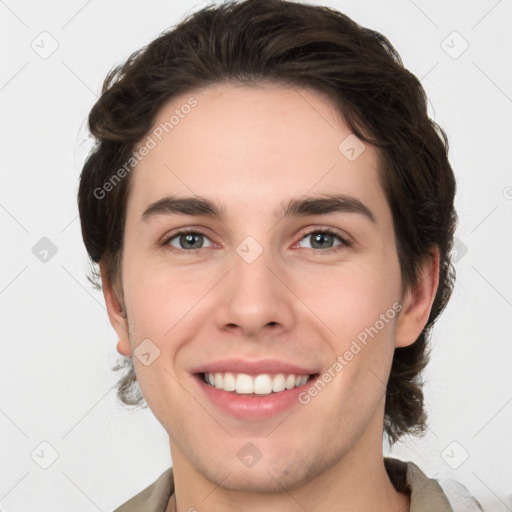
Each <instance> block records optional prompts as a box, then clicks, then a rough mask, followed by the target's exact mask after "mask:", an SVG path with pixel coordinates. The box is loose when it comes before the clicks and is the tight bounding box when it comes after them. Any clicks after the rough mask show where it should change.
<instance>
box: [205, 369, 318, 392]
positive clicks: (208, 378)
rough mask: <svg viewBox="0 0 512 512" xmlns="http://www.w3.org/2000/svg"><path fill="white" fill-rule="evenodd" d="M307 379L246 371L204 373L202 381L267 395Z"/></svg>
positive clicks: (234, 389)
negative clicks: (251, 373) (249, 373)
mask: <svg viewBox="0 0 512 512" xmlns="http://www.w3.org/2000/svg"><path fill="white" fill-rule="evenodd" d="M308 380H309V375H292V374H290V375H285V374H283V373H279V374H277V375H273V376H272V375H269V374H267V373H264V374H261V375H256V376H255V377H253V376H251V375H247V374H246V373H232V372H225V373H205V374H204V381H205V382H206V383H209V384H210V385H211V386H213V387H215V388H217V389H222V390H224V391H234V392H235V393H238V394H240V395H251V394H255V395H268V394H270V393H272V392H274V393H279V392H280V391H284V390H285V389H293V388H296V387H298V386H303V385H304V384H306V382H307V381H308Z"/></svg>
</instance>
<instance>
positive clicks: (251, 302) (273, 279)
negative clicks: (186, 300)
mask: <svg viewBox="0 0 512 512" xmlns="http://www.w3.org/2000/svg"><path fill="white" fill-rule="evenodd" d="M262 233H264V231H263V230H262ZM257 236H258V239H257V238H256V236H250V235H249V236H246V237H245V238H244V239H243V240H242V241H241V242H240V243H239V244H238V245H237V246H236V247H235V250H234V252H233V255H232V270H231V272H229V274H228V276H226V277H227V279H226V281H225V283H224V285H223V290H222V294H223V296H222V297H221V298H220V302H221V304H219V306H220V307H219V309H218V310H217V311H218V313H219V315H220V316H219V318H218V319H219V321H220V323H221V324H223V325H224V326H226V325H228V324H230V325H237V326H239V327H240V328H242V329H243V330H244V331H246V334H249V333H252V334H254V333H256V332H257V331H258V330H259V329H262V328H263V327H265V326H266V325H268V324H272V325H274V324H280V325H281V326H286V327H287V328H289V324H290V321H291V319H292V314H291V304H290V301H289V300H288V298H289V297H288V294H289V293H290V292H289V291H288V289H287V287H286V286H284V285H283V283H282V282H281V280H284V276H283V277H282V278H281V279H279V278H278V277H277V276H276V274H277V275H279V273H280V270H279V268H280V264H279V262H278V260H277V258H275V257H274V252H273V250H272V248H271V247H270V240H271V237H269V236H268V234H266V235H265V234H263V235H257ZM263 238H264V239H263ZM220 327H222V325H221V326H220Z"/></svg>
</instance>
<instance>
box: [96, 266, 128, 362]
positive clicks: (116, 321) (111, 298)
mask: <svg viewBox="0 0 512 512" xmlns="http://www.w3.org/2000/svg"><path fill="white" fill-rule="evenodd" d="M100 275H101V287H102V290H103V296H104V297H105V304H106V305H107V311H108V318H109V320H110V323H111V324H112V327H113V328H114V330H115V331H116V333H117V335H118V336H119V341H118V343H117V351H118V352H119V353H120V354H122V355H124V356H130V355H131V348H130V338H129V336H128V321H127V317H126V312H125V308H124V304H123V303H122V298H121V299H119V298H118V295H122V293H119V294H118V293H116V291H115V290H114V286H113V284H112V282H111V280H110V278H109V277H108V272H107V264H106V262H105V261H104V260H103V261H100Z"/></svg>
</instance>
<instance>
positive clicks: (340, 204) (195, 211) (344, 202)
mask: <svg viewBox="0 0 512 512" xmlns="http://www.w3.org/2000/svg"><path fill="white" fill-rule="evenodd" d="M225 212H226V206H225V205H223V204H217V203H214V202H213V201H211V200H210V199H208V198H206V197H201V196H191V197H177V196H169V197H163V198H162V199H159V200H158V201H155V202H154V203H151V204H150V205H149V206H148V207H147V208H146V210H145V211H144V213H143V214H142V217H141V221H143V222H144V221H148V220H149V219H150V218H151V217H154V216H158V215H192V216H200V215H204V216H207V217H212V218H218V219H220V220H223V219H225ZM332 213H357V214H360V215H363V216H365V217H366V218H367V219H368V220H370V221H371V222H372V223H374V224H377V221H376V218H375V215H374V214H373V213H372V211H371V210H370V208H368V206H366V205H365V204H364V203H363V202H362V201H360V200H359V199H357V198H356V197H353V196H348V195H345V194H335V195H321V196H307V197H304V198H294V199H290V200H289V201H288V202H287V203H283V204H282V205H281V208H280V209H279V210H277V211H275V212H274V215H276V216H281V217H305V216H307V215H327V214H332Z"/></svg>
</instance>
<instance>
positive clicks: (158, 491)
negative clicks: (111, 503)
mask: <svg viewBox="0 0 512 512" xmlns="http://www.w3.org/2000/svg"><path fill="white" fill-rule="evenodd" d="M173 492H174V476H173V472H172V467H171V468H168V469H166V470H165V471H164V472H163V473H162V474H161V475H160V476H159V477H158V478H157V479H156V480H155V481H154V482H153V483H152V484H151V485H149V486H148V487H146V488H145V489H144V490H142V491H141V492H139V493H138V494H137V495H135V496H134V497H133V498H131V499H129V500H128V501H127V502H125V503H123V504H122V505H121V506H120V507H118V508H116V509H115V510H114V512H140V511H141V510H144V511H145V512H165V509H166V508H167V504H168V502H169V499H170V498H171V495H172V493H173Z"/></svg>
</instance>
